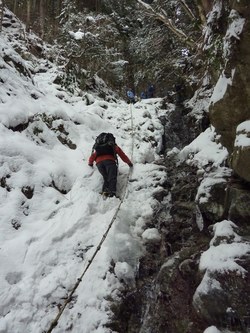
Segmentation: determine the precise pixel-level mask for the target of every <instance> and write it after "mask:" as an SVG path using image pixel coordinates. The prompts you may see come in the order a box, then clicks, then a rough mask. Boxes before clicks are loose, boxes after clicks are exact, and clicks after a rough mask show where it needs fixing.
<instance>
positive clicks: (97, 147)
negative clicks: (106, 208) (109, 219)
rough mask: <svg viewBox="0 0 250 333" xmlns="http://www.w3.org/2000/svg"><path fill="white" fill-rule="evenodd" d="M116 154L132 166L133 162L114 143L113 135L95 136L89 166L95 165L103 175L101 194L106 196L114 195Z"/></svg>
mask: <svg viewBox="0 0 250 333" xmlns="http://www.w3.org/2000/svg"><path fill="white" fill-rule="evenodd" d="M117 155H118V156H119V157H120V158H121V159H122V160H123V161H124V162H125V163H127V164H128V165H129V167H132V166H133V164H132V162H131V160H130V159H129V158H128V156H127V155H126V154H125V153H124V152H123V151H122V149H121V148H120V147H119V146H117V144H116V143H115V137H114V136H113V134H111V133H101V134H100V135H99V136H98V137H97V138H96V142H95V144H94V147H93V151H92V154H91V156H90V157H89V162H88V164H89V166H91V167H92V166H93V163H94V162H96V166H97V168H98V170H99V172H100V174H101V175H102V176H103V180H104V183H103V187H102V194H103V195H104V196H107V197H113V196H116V183H117V172H118V166H117Z"/></svg>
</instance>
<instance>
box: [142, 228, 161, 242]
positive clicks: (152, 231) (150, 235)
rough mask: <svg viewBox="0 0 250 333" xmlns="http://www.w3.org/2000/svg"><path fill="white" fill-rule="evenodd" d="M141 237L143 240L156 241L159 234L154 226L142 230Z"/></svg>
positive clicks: (158, 239) (159, 236)
mask: <svg viewBox="0 0 250 333" xmlns="http://www.w3.org/2000/svg"><path fill="white" fill-rule="evenodd" d="M142 239H143V240H144V241H152V242H155V241H156V242H158V241H160V240H161V235H160V233H159V231H158V230H157V229H156V228H149V229H146V230H145V231H144V232H143V234H142Z"/></svg>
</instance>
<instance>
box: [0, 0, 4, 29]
mask: <svg viewBox="0 0 250 333" xmlns="http://www.w3.org/2000/svg"><path fill="white" fill-rule="evenodd" d="M3 11H4V0H0V32H1V31H2V24H3Z"/></svg>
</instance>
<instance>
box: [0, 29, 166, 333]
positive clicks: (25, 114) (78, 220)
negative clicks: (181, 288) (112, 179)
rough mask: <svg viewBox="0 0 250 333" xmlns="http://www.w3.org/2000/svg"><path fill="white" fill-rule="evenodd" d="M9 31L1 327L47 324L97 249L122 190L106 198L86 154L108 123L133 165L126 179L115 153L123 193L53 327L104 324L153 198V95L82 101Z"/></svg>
mask: <svg viewBox="0 0 250 333" xmlns="http://www.w3.org/2000/svg"><path fill="white" fill-rule="evenodd" d="M14 32H15V34H16V35H18V33H20V31H19V30H15V29H14ZM12 33H13V31H12V30H10V29H9V30H6V31H4V34H3V35H2V36H1V40H0V45H1V48H0V64H1V73H0V80H1V89H0V100H1V110H0V121H1V123H0V135H1V141H0V161H1V162H0V180H1V187H0V198H1V200H0V215H1V224H0V244H1V248H0V265H1V273H0V286H1V287H0V314H1V316H0V332H1V333H4V332H5V333H7V332H13V333H14V332H15V333H23V332H26V333H34V332H36V333H39V332H45V331H46V330H48V328H49V326H50V324H51V322H52V321H53V319H54V318H55V316H56V315H57V313H58V310H59V309H60V307H61V306H62V305H63V303H64V301H65V299H66V298H67V296H68V295H69V293H70V291H71V290H72V288H73V286H74V284H75V283H76V282H77V279H78V278H79V277H80V276H81V274H82V272H83V271H84V268H85V267H86V265H87V264H88V261H89V260H90V258H91V257H92V255H93V253H94V251H95V250H96V248H97V246H98V244H99V242H100V240H101V239H102V236H103V234H104V233H105V231H106V229H107V227H108V225H109V223H110V221H111V219H112V217H113V216H114V214H115V212H116V210H117V207H118V206H119V204H120V200H119V199H117V198H110V199H107V200H106V201H103V199H102V197H101V196H100V194H99V191H100V189H101V185H102V179H101V176H100V175H99V173H98V171H97V169H96V167H94V169H92V168H90V167H89V166H88V165H87V160H88V156H89V155H90V153H91V148H92V144H93V141H94V138H95V137H96V136H97V134H99V133H100V132H102V131H110V132H112V133H114V135H115V136H116V138H117V143H118V144H119V145H120V146H121V147H122V149H123V150H124V151H125V152H126V153H127V154H128V155H129V156H131V153H132V149H133V161H134V169H133V171H132V174H131V176H130V180H129V183H128V186H127V185H126V182H127V175H128V173H129V168H128V166H127V165H125V164H124V163H123V162H122V161H120V165H119V176H118V194H119V195H120V196H121V197H122V196H123V195H124V191H125V189H126V186H127V192H126V196H125V198H124V203H123V204H122V205H121V208H120V211H119V213H118V215H117V219H116V221H115V223H114V225H113V227H112V228H111V230H110V233H109V235H108V237H107V239H106V241H105V242H104V244H103V246H102V248H101V249H100V251H99V253H98V254H97V256H96V257H95V259H94V261H93V263H92V265H91V266H90V268H89V270H88V271H87V273H86V275H85V276H84V278H83V281H82V282H81V284H80V285H79V288H78V289H77V290H76V292H75V294H74V295H73V298H72V301H71V303H70V306H68V307H67V308H66V310H65V312H64V314H63V315H62V317H61V319H60V320H59V323H58V326H57V327H56V328H55V329H54V332H65V331H67V329H69V328H72V332H80V331H81V332H82V333H84V332H86V333H87V332H88V333H89V332H109V329H107V328H105V327H104V325H105V323H107V322H108V320H109V318H110V316H111V314H112V313H111V311H110V304H111V302H112V300H117V299H118V298H119V294H120V292H121V291H122V288H123V285H124V283H125V284H127V285H130V286H133V283H134V277H135V275H136V270H137V265H138V259H139V257H140V255H141V254H142V251H143V248H142V245H141V241H140V239H141V235H142V233H143V231H144V229H145V227H144V226H145V222H146V221H147V219H149V218H150V216H151V215H152V212H153V209H154V208H155V207H156V206H157V201H156V200H155V199H153V197H152V196H153V194H154V193H156V192H157V191H158V190H159V189H160V186H161V183H162V182H163V181H164V177H165V172H164V168H163V167H161V166H159V165H157V164H155V161H157V159H158V154H157V151H159V150H160V148H161V135H162V133H161V132H162V126H161V124H160V123H159V121H158V120H157V117H156V112H157V111H156V109H157V108H156V106H157V104H158V103H159V100H148V101H147V102H144V103H138V104H137V105H136V106H135V107H134V106H131V107H130V106H129V105H127V104H126V103H124V102H122V101H121V102H118V103H108V102H105V101H102V100H100V99H98V98H96V97H95V96H91V95H89V96H88V97H89V99H90V100H91V101H92V104H91V105H88V106H87V105H86V103H85V101H84V99H83V98H82V97H77V96H74V95H69V94H68V93H67V92H66V91H63V89H62V88H61V87H60V86H57V85H55V84H53V80H54V78H55V76H56V75H57V72H58V69H57V68H56V67H55V66H54V65H53V64H51V63H49V62H48V61H47V60H44V59H41V60H40V64H39V63H38V61H37V60H36V59H35V58H34V57H31V55H29V60H24V58H22V57H21V56H20V54H19V53H17V52H16V50H15V49H17V48H19V50H20V49H21V50H22V52H23V54H24V53H25V52H24V51H25V50H23V49H25V47H24V46H23V44H22V43H20V42H19V41H18V40H17V39H16V40H15V38H14V37H13V36H14V35H13V34H12ZM10 40H11V43H10ZM26 55H27V54H26ZM20 71H21V72H20ZM131 114H132V119H131ZM153 146H154V147H153ZM121 281H123V284H122V283H121Z"/></svg>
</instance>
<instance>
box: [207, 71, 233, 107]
mask: <svg viewBox="0 0 250 333" xmlns="http://www.w3.org/2000/svg"><path fill="white" fill-rule="evenodd" d="M234 73H235V69H232V71H231V76H230V77H227V76H226V75H225V73H224V72H222V74H221V75H220V77H219V79H218V81H217V83H216V85H215V87H214V91H213V94H212V97H211V100H210V103H211V104H215V103H217V102H218V101H220V100H221V99H223V97H224V95H225V93H226V91H227V88H228V86H231V85H232V82H233V77H234Z"/></svg>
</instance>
